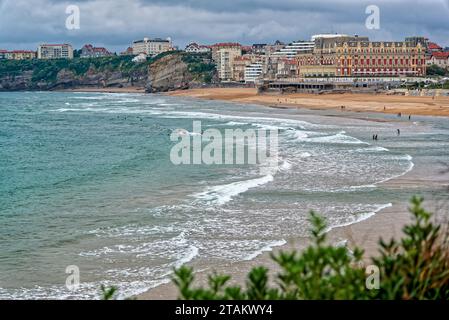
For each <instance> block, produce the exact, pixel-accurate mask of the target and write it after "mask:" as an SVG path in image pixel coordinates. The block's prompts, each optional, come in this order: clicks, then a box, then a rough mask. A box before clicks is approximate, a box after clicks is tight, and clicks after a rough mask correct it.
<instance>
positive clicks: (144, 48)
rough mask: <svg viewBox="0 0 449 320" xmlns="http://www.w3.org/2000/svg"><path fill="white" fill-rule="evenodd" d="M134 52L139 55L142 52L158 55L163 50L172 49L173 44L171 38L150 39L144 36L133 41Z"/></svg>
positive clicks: (148, 54)
mask: <svg viewBox="0 0 449 320" xmlns="http://www.w3.org/2000/svg"><path fill="white" fill-rule="evenodd" d="M132 48H133V54H135V55H139V54H141V53H144V54H146V55H147V56H156V55H158V54H161V53H163V52H167V51H172V50H173V46H172V42H171V39H170V38H167V39H165V40H164V39H159V38H156V39H150V38H144V39H143V40H137V41H134V42H133V46H132Z"/></svg>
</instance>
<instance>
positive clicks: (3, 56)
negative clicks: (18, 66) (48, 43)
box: [0, 50, 36, 60]
mask: <svg viewBox="0 0 449 320" xmlns="http://www.w3.org/2000/svg"><path fill="white" fill-rule="evenodd" d="M35 58H36V51H30V50H13V51H8V50H0V60H31V59H35Z"/></svg>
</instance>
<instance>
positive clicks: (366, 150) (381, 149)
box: [355, 146, 390, 153]
mask: <svg viewBox="0 0 449 320" xmlns="http://www.w3.org/2000/svg"><path fill="white" fill-rule="evenodd" d="M388 151H390V150H388V149H387V148H384V147H379V146H371V147H367V148H360V149H356V150H355V152H360V153H372V152H388Z"/></svg>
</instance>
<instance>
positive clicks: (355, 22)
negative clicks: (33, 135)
mask: <svg viewBox="0 0 449 320" xmlns="http://www.w3.org/2000/svg"><path fill="white" fill-rule="evenodd" d="M69 5H77V6H78V7H79V8H80V29H79V30H68V29H67V28H66V19H67V17H68V15H67V14H66V8H67V6H69ZM369 5H377V6H378V7H379V9H380V29H379V30H368V29H367V28H366V26H365V20H366V18H367V17H368V15H367V14H366V13H365V10H366V8H367V6H369ZM317 33H347V34H359V35H367V36H369V37H370V38H371V39H373V40H402V39H403V38H404V37H405V36H409V35H423V36H427V37H429V38H430V39H431V40H433V41H436V42H438V43H440V44H442V45H444V46H449V0H368V1H365V0H73V1H61V0H0V49H35V48H36V46H37V44H39V43H42V42H47V43H52V42H64V43H66V42H68V43H72V44H73V45H74V47H75V48H80V47H81V46H82V45H83V44H85V43H92V44H94V45H97V46H106V47H108V48H110V49H111V50H114V51H122V50H124V49H125V48H126V47H127V46H129V45H130V44H131V42H132V41H133V40H136V39H139V38H143V37H144V36H149V37H164V38H165V37H171V38H172V39H173V41H174V43H175V44H176V45H178V46H180V47H183V46H185V45H186V44H187V43H189V42H191V41H196V42H200V43H205V44H211V43H215V42H222V41H239V42H241V43H244V44H252V43H267V42H273V41H275V40H277V39H279V40H282V41H285V42H290V41H292V40H298V39H309V38H310V36H311V35H313V34H317Z"/></svg>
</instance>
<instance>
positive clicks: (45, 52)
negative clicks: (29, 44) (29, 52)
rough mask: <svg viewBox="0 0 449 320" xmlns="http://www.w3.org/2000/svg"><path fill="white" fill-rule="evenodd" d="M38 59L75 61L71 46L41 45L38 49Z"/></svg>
mask: <svg viewBox="0 0 449 320" xmlns="http://www.w3.org/2000/svg"><path fill="white" fill-rule="evenodd" d="M37 58H38V59H73V48H72V46H71V45H70V44H41V45H39V47H38V49H37Z"/></svg>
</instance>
